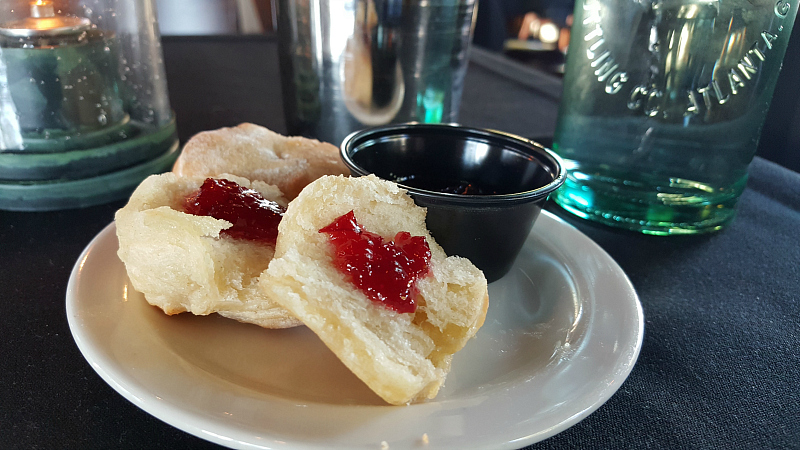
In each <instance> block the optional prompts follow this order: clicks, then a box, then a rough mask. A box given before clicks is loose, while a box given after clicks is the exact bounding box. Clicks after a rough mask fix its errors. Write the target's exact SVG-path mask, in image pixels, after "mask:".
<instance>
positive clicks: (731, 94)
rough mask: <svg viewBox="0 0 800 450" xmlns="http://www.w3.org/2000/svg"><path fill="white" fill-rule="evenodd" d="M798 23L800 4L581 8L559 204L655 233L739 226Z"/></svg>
mask: <svg viewBox="0 0 800 450" xmlns="http://www.w3.org/2000/svg"><path fill="white" fill-rule="evenodd" d="M796 14H797V1H796V0H788V1H787V0H754V1H747V0H654V1H635V0H578V2H577V4H576V7H575V16H574V26H573V29H572V37H571V41H570V46H569V51H568V57H567V68H566V73H565V78H564V94H563V97H562V104H561V108H560V110H559V118H558V125H557V129H556V134H555V140H554V150H556V152H557V153H558V154H559V155H561V156H562V158H564V160H565V164H566V166H567V169H568V170H569V175H568V179H567V181H566V183H565V185H564V186H563V187H562V189H561V190H559V191H558V192H557V193H556V194H555V195H554V199H555V201H556V202H557V203H558V204H559V205H561V206H562V207H563V208H565V209H566V210H568V211H570V212H572V213H574V214H576V215H578V216H580V217H583V218H587V219H590V220H594V221H598V222H602V223H605V224H609V225H612V226H617V227H623V228H628V229H631V230H636V231H640V232H643V233H648V234H657V235H667V234H694V233H704V232H709V231H714V230H719V229H721V228H723V227H724V226H726V225H727V224H728V223H730V221H731V220H733V218H734V215H735V208H736V202H737V200H738V198H739V196H740V194H741V193H742V191H743V190H744V187H745V184H746V182H747V168H748V166H749V164H750V162H751V161H752V159H753V156H754V155H755V152H756V148H757V144H758V139H759V135H760V131H761V127H762V125H763V123H764V119H765V116H766V113H767V110H768V108H769V104H770V100H771V98H772V95H773V91H774V88H775V83H776V81H777V78H778V74H779V72H780V68H781V63H782V60H783V57H784V53H785V51H786V46H787V43H788V40H789V36H790V34H791V31H792V25H793V24H794V20H795V16H796Z"/></svg>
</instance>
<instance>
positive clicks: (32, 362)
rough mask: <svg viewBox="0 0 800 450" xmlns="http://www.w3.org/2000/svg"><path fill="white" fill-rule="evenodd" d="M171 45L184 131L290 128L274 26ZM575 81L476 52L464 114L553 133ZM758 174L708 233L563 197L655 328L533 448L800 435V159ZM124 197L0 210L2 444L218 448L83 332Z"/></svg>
mask: <svg viewBox="0 0 800 450" xmlns="http://www.w3.org/2000/svg"><path fill="white" fill-rule="evenodd" d="M164 53H165V64H166V68H167V75H168V82H169V88H170V100H171V102H172V106H173V108H174V109H175V111H176V115H177V120H178V129H179V133H180V137H181V140H182V141H184V142H185V140H186V139H187V138H188V137H190V136H191V135H193V134H195V133H197V132H199V131H202V130H208V129H214V128H219V127H222V126H231V125H236V124H238V123H241V122H245V121H249V122H254V123H258V124H261V125H264V126H267V127H269V128H271V129H273V130H276V131H279V132H284V131H285V122H284V119H283V117H282V113H281V95H280V83H279V72H278V67H277V54H276V45H275V42H274V40H273V39H272V38H270V37H216V38H165V39H164ZM560 86H561V85H560V81H559V80H558V79H557V78H553V77H550V76H547V75H544V74H542V73H540V72H536V71H533V70H531V69H529V68H524V67H521V66H518V65H516V64H514V63H511V62H509V61H508V60H505V59H503V58H501V57H499V56H496V55H493V54H489V53H485V52H480V51H476V52H474V53H473V58H472V61H471V63H470V68H469V72H468V75H467V80H466V87H465V91H464V98H463V105H462V111H461V122H462V123H464V124H466V125H473V126H480V127H489V128H497V129H501V130H504V131H508V132H512V133H516V134H520V135H523V136H528V137H541V136H544V137H546V136H548V135H550V134H551V133H552V132H553V129H554V126H555V112H556V110H557V105H558V98H559V95H560V94H559V93H560ZM750 173H751V175H750V181H749V184H748V188H747V189H746V190H745V192H744V194H743V195H742V198H741V201H740V205H739V214H738V217H737V219H736V221H735V222H734V223H733V225H732V226H731V227H730V228H729V229H727V230H725V231H723V232H720V233H717V234H713V235H708V236H701V237H670V238H663V237H649V236H644V235H638V234H633V233H628V232H623V231H618V230H613V229H609V228H603V227H599V226H594V225H592V224H589V223H585V222H581V221H577V220H575V219H573V218H571V217H570V216H569V215H568V214H566V213H564V212H563V211H560V210H559V209H558V208H557V207H555V206H551V207H550V209H551V210H552V211H553V212H555V213H556V214H559V215H560V216H562V217H563V218H565V219H566V220H567V221H569V222H570V223H572V224H573V225H575V226H576V227H577V228H578V229H580V230H581V231H582V232H584V233H585V234H587V235H588V236H589V237H591V238H592V239H593V240H595V241H596V242H597V243H598V244H599V245H600V246H602V247H603V248H604V249H605V250H606V251H607V252H608V253H609V254H610V255H611V256H612V257H613V258H614V259H615V260H616V261H617V262H618V263H619V264H620V266H621V267H622V268H623V269H624V270H625V272H626V273H627V274H628V276H629V278H630V280H631V281H632V283H633V285H634V286H635V288H636V290H637V292H638V294H639V297H640V299H641V303H642V306H643V309H644V316H645V336H644V343H643V347H642V350H641V354H640V356H639V360H638V362H637V364H636V366H635V367H634V369H633V371H632V372H631V374H630V377H629V378H628V380H627V381H626V382H625V383H624V384H623V385H622V387H621V388H620V390H619V391H618V392H617V393H616V394H615V395H614V396H613V397H612V398H611V399H610V400H609V401H608V402H607V403H606V404H605V405H603V406H602V407H600V408H599V409H598V410H597V411H596V412H594V413H593V414H591V415H590V416H589V417H587V418H586V419H584V420H583V421H581V422H579V423H578V424H576V425H575V426H573V427H572V428H570V429H568V430H566V431H564V432H562V433H560V434H558V435H556V436H554V437H552V438H549V439H547V440H545V441H543V442H541V443H538V444H536V445H534V446H532V447H531V448H537V449H538V448H542V449H550V448H553V449H562V448H736V449H738V448H800V389H798V384H800V357H798V353H800V351H799V350H798V348H800V245H799V244H798V240H800V239H799V238H800V174H798V173H796V172H793V171H791V170H788V169H785V168H783V167H781V166H778V165H776V164H773V163H770V162H768V161H766V160H764V159H761V158H756V160H755V161H754V162H753V165H752V166H751V172H750ZM123 203H124V202H122V201H119V202H115V203H112V204H107V205H101V206H95V207H90V208H85V209H79V210H65V211H56V212H40V213H21V212H8V211H0V255H2V263H0V308H2V311H0V448H15V449H16V448H42V449H55V448H58V449H73V448H75V449H78V448H80V449H85V448H122V449H129V448H130V449H133V448H136V449H139V448H168V449H179V448H213V447H215V445H214V444H211V443H208V442H206V441H203V440H201V439H199V438H197V437H194V436H192V435H189V434H187V433H184V432H182V431H180V430H178V429H176V428H173V427H171V426H169V425H167V424H165V423H163V422H161V421H159V420H158V419H155V418H154V417H152V416H150V415H148V414H147V413H145V412H144V411H142V410H140V409H138V408H137V407H136V406H134V405H133V404H131V403H129V402H128V401H127V400H125V399H124V398H123V397H122V396H120V395H119V394H117V393H116V392H115V391H114V390H113V389H111V387H109V386H108V385H107V384H106V383H104V382H103V381H102V380H101V379H100V377H99V376H98V375H97V374H96V373H95V372H94V371H93V370H92V368H91V367H90V366H89V364H88V363H87V362H86V360H85V359H84V358H83V357H82V355H81V353H80V352H79V351H78V348H77V347H76V345H75V343H74V341H73V339H72V336H71V334H70V331H69V328H68V326H67V318H66V313H65V303H64V299H65V290H66V285H67V279H68V277H69V274H70V271H71V270H72V267H73V265H74V263H75V261H76V259H77V258H78V255H79V254H80V252H81V251H82V249H83V248H84V247H85V246H86V245H87V244H88V243H89V241H90V240H91V239H92V237H94V236H95V235H96V234H97V233H98V232H99V231H100V230H101V229H102V228H103V227H105V226H106V225H107V224H108V223H109V222H111V220H112V218H113V214H114V212H115V211H116V209H118V208H119V207H121V206H122V205H123ZM532 407H535V406H533V405H532Z"/></svg>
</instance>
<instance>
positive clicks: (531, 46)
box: [4, 0, 800, 171]
mask: <svg viewBox="0 0 800 450" xmlns="http://www.w3.org/2000/svg"><path fill="white" fill-rule="evenodd" d="M4 1H7V0H4ZM11 1H19V0H11ZM63 1H65V2H68V1H69V0H63ZM273 1H275V0H156V5H157V9H158V17H159V26H160V28H161V33H162V35H163V36H176V35H214V34H217V35H223V34H270V33H272V32H274V30H275V23H276V22H275V17H274V7H275V5H273V4H272V2H273ZM21 3H22V2H21ZM573 8H574V0H490V1H487V0H484V1H481V2H480V3H479V6H478V15H477V18H476V22H475V34H474V40H473V43H474V45H476V46H479V47H481V48H484V49H486V50H489V51H492V52H496V53H498V54H503V55H504V56H505V57H507V58H509V59H511V60H513V61H515V62H516V63H518V64H520V65H524V66H529V67H533V68H536V69H538V70H539V71H540V72H544V73H545V74H548V75H550V76H552V77H555V78H558V77H560V76H561V75H562V74H563V71H564V61H565V55H566V52H567V51H568V48H567V47H568V42H569V30H570V25H571V19H572V10H573ZM797 74H800V31H798V30H794V33H793V35H792V37H791V42H790V44H789V48H788V50H787V52H786V57H785V60H784V67H783V70H782V73H781V78H780V80H779V81H778V86H777V88H776V90H775V97H774V99H773V101H772V107H771V109H770V112H769V115H768V116H767V120H766V123H765V125H764V129H763V133H762V137H761V142H760V145H759V151H758V154H759V156H762V157H764V158H766V159H769V160H771V161H774V162H777V163H779V164H781V165H784V166H786V167H789V168H792V169H793V170H795V171H800V83H796V82H795V78H796V77H797Z"/></svg>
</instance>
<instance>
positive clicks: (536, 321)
mask: <svg viewBox="0 0 800 450" xmlns="http://www.w3.org/2000/svg"><path fill="white" fill-rule="evenodd" d="M116 251H117V238H116V234H115V228H114V225H113V224H111V225H109V226H108V227H106V228H105V229H104V230H103V231H102V232H101V233H100V234H99V235H98V236H97V237H96V238H95V239H94V240H93V241H92V242H91V243H90V244H89V246H88V247H87V248H86V250H85V251H84V253H83V254H82V255H81V257H80V259H79V260H78V262H77V264H76V266H75V269H74V270H73V272H72V276H71V277H70V280H69V286H68V288H67V316H68V320H69V325H70V329H71V330H72V334H73V336H74V338H75V341H76V342H77V344H78V347H79V348H80V350H81V352H83V355H84V356H85V357H86V359H87V360H88V361H89V363H90V364H91V365H92V367H93V368H94V369H95V370H96V371H97V372H98V373H99V374H100V376H101V377H102V378H103V379H104V380H105V381H106V382H107V383H108V384H110V385H111V387H113V388H114V389H116V390H117V391H118V392H119V393H120V394H122V395H123V396H124V397H125V398H127V399H128V400H130V401H131V402H133V403H134V404H135V405H136V406H138V407H140V408H142V409H143V410H145V411H147V412H148V413H150V414H152V415H153V416H155V417H157V418H159V419H161V420H163V421H165V422H167V423H169V424H171V425H173V426H175V427H177V428H180V429H182V430H184V431H186V432H188V433H191V434H194V435H196V436H199V437H201V438H203V439H207V440H209V441H212V442H216V443H218V444H222V445H225V446H229V447H235V448H248V449H252V448H281V449H308V448H348V449H352V448H369V449H379V448H381V446H382V445H383V443H384V442H385V443H386V444H388V446H389V448H390V449H392V450H394V449H401V448H423V447H424V448H426V449H434V448H436V449H438V448H458V449H467V448H519V447H523V446H525V445H528V444H531V443H533V442H536V441H540V440H542V439H545V438H547V437H549V436H552V435H554V434H556V433H558V432H560V431H563V430H565V429H566V428H568V427H570V426H571V425H573V424H575V423H577V422H578V421H580V420H581V419H583V418H584V417H586V416H587V415H589V414H591V413H592V412H593V411H594V410H595V409H597V408H598V407H599V406H600V405H602V404H603V403H604V402H605V401H606V400H607V399H608V398H609V397H611V395H613V394H614V392H616V390H617V389H618V388H619V387H620V385H621V384H622V382H623V381H624V380H625V378H626V377H627V376H628V373H629V372H630V370H631V369H632V368H633V365H634V363H635V361H636V358H637V356H638V354H639V349H640V347H641V343H642V334H643V323H644V322H643V318H642V309H641V305H640V304H639V300H638V299H637V296H636V293H635V291H634V289H633V287H632V286H631V284H630V282H629V281H628V279H627V277H626V276H625V274H624V273H623V272H622V270H621V269H620V267H619V266H618V265H617V264H616V263H615V262H614V261H613V260H612V259H611V257H609V256H608V255H607V254H606V253H605V252H604V251H603V250H602V249H601V248H600V247H599V246H597V245H596V244H595V243H594V242H592V241H591V240H590V239H589V238H587V237H586V236H585V235H583V234H582V233H580V232H579V231H577V230H576V229H574V228H573V227H571V226H569V225H568V224H566V223H564V222H562V221H561V220H560V219H558V218H556V217H555V216H553V215H551V214H549V213H547V212H544V213H542V215H541V216H540V217H539V219H538V221H537V222H536V225H535V226H534V229H533V232H532V233H531V235H530V237H529V238H528V240H527V242H526V244H525V247H524V249H523V250H522V252H521V254H520V256H519V257H518V258H517V261H516V263H515V265H514V267H513V268H512V270H511V272H510V273H509V274H508V275H507V276H505V277H504V278H503V279H501V280H499V281H497V282H495V283H492V284H491V285H490V286H489V297H490V306H489V312H488V314H487V318H486V323H485V325H484V326H483V328H481V330H480V331H479V332H478V335H477V336H476V337H475V339H473V340H472V341H470V342H469V343H468V344H467V346H466V347H465V348H464V349H463V350H462V351H461V352H459V353H458V354H456V356H455V358H454V360H453V366H452V370H451V372H450V375H449V376H448V378H447V382H446V384H445V386H444V387H443V388H442V390H441V391H440V392H439V395H438V396H437V397H436V399H435V400H432V401H430V402H427V403H423V404H416V405H411V406H388V405H386V404H384V403H382V402H381V400H380V399H379V398H378V397H377V396H376V395H375V394H373V393H372V392H371V391H370V390H369V389H368V388H367V387H366V386H365V385H364V384H362V383H361V382H360V381H359V380H358V379H357V378H356V377H355V376H354V375H352V374H351V373H350V372H349V371H348V370H347V369H346V368H345V367H344V365H342V364H341V363H340V362H339V361H338V360H337V359H336V357H335V356H334V355H333V354H332V353H331V352H330V351H329V350H328V349H327V348H326V347H325V346H324V345H323V344H322V343H321V342H320V341H319V340H318V339H317V338H316V336H315V335H314V334H313V333H311V332H310V331H309V330H308V329H306V328H304V327H299V328H294V329H290V330H265V329H262V328H259V327H257V326H253V325H246V324H241V323H238V322H235V321H232V320H228V319H224V318H221V317H218V316H215V315H214V316H206V317H200V316H192V315H188V314H181V315H177V316H172V317H169V316H166V315H165V314H163V313H162V312H161V311H160V310H158V309H156V308H154V307H151V306H149V305H147V303H146V302H145V300H144V298H143V296H142V295H141V294H139V293H138V292H136V291H135V290H134V289H133V288H132V286H131V285H130V282H129V280H128V278H127V275H126V273H125V268H124V266H123V265H122V263H121V262H120V261H119V259H118V258H117V255H116ZM426 438H427V439H426ZM424 441H427V444H426V443H424Z"/></svg>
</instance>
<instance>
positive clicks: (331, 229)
mask: <svg viewBox="0 0 800 450" xmlns="http://www.w3.org/2000/svg"><path fill="white" fill-rule="evenodd" d="M319 232H320V233H326V234H327V235H328V237H329V238H330V241H331V243H332V244H333V247H334V250H335V253H334V257H333V263H334V265H335V266H336V268H337V269H338V270H339V271H340V272H342V273H344V274H345V277H346V278H347V280H348V281H349V282H350V283H352V284H353V285H355V287H356V288H358V290H360V291H361V292H363V293H364V294H366V296H367V297H369V298H370V299H372V301H374V302H376V303H380V304H382V305H384V306H385V307H387V308H390V309H392V310H394V311H397V312H398V313H413V312H414V311H416V310H417V303H416V300H415V297H416V296H417V288H416V282H417V280H418V279H419V278H422V277H424V276H426V275H428V273H429V272H430V260H431V249H430V247H428V242H427V241H425V237H424V236H411V234H410V233H408V232H405V231H401V232H399V233H397V235H396V236H395V237H394V241H389V242H384V240H383V238H382V237H381V236H380V235H377V234H375V233H371V232H369V231H367V230H365V229H364V227H362V226H361V225H359V224H358V222H357V221H356V217H355V215H354V214H353V211H350V212H349V213H347V214H345V215H343V216H341V217H339V218H338V219H336V220H334V221H333V222H332V223H331V224H330V225H328V226H326V227H324V228H322V229H320V230H319Z"/></svg>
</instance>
